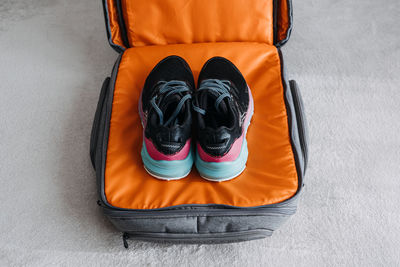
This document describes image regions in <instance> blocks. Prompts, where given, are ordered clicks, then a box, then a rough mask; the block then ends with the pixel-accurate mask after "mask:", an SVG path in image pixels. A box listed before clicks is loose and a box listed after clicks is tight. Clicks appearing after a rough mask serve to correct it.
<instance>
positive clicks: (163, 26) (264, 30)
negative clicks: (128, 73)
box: [103, 0, 292, 52]
mask: <svg viewBox="0 0 400 267" xmlns="http://www.w3.org/2000/svg"><path fill="white" fill-rule="evenodd" d="M103 4H104V15H105V19H106V29H107V36H108V39H109V42H110V45H111V46H112V47H113V48H114V49H116V50H117V51H119V52H121V51H123V50H125V49H126V48H129V47H138V46H148V45H167V44H190V43H206V42H258V43H267V44H271V45H272V44H273V45H276V46H281V45H283V44H284V43H286V42H287V40H288V39H289V37H290V32H291V28H292V8H291V7H292V5H291V0H103Z"/></svg>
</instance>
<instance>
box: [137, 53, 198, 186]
mask: <svg viewBox="0 0 400 267" xmlns="http://www.w3.org/2000/svg"><path fill="white" fill-rule="evenodd" d="M193 88H194V79H193V74H192V71H191V69H190V67H189V65H188V64H187V63H186V61H185V60H184V59H183V58H181V57H178V56H169V57H167V58H165V59H163V60H161V61H160V62H159V63H158V64H157V66H155V67H154V69H153V70H152V71H151V73H150V74H149V76H148V77H147V79H146V82H145V84H144V87H143V91H142V94H141V97H140V99H139V114H140V118H141V120H142V125H143V146H142V152H141V155H142V160H143V163H144V167H145V169H146V170H147V171H148V173H150V174H151V175H152V176H154V177H156V178H159V179H163V180H177V179H180V178H183V177H185V176H187V175H188V174H189V172H190V170H191V168H192V165H193V154H192V149H191V147H192V146H191V139H190V137H191V127H192V115H191V97H192V92H193Z"/></svg>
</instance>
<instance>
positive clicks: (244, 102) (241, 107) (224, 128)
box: [193, 57, 254, 181]
mask: <svg viewBox="0 0 400 267" xmlns="http://www.w3.org/2000/svg"><path fill="white" fill-rule="evenodd" d="M198 84H199V88H198V89H197V91H196V93H195V97H194V100H193V109H194V111H196V112H197V115H196V116H195V118H196V126H197V138H198V140H197V150H196V160H195V163H196V168H197V170H198V171H199V173H200V175H201V176H202V177H203V178H205V179H207V180H211V181H227V180H230V179H233V178H235V177H236V176H238V175H239V174H241V173H242V172H243V170H244V169H245V168H246V162H247V156H248V150H247V141H246V132H247V128H248V126H249V124H250V119H251V116H252V115H253V110H254V104H253V98H252V96H251V92H250V89H249V87H248V86H247V83H246V80H245V79H244V77H243V75H242V74H241V73H240V71H239V70H238V69H237V68H236V66H235V65H233V63H232V62H230V61H229V60H227V59H225V58H222V57H214V58H211V59H210V60H208V61H207V63H206V64H205V65H204V67H203V69H202V70H201V72H200V76H199V82H198Z"/></svg>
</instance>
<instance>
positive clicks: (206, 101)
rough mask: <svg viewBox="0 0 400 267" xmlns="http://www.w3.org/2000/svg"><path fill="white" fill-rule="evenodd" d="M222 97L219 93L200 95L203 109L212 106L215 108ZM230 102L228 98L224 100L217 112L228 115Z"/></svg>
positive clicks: (212, 92)
mask: <svg viewBox="0 0 400 267" xmlns="http://www.w3.org/2000/svg"><path fill="white" fill-rule="evenodd" d="M219 96H220V94H218V93H217V92H214V91H204V92H203V93H202V94H201V95H200V105H201V106H202V107H207V106H208V105H212V106H214V107H215V101H217V98H218V97H219ZM228 106H229V101H228V98H224V99H223V100H222V101H221V102H220V103H219V104H218V107H217V110H216V111H217V112H219V113H222V114H225V115H227V114H228V113H229V108H228Z"/></svg>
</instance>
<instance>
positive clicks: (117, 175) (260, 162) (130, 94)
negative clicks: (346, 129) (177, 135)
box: [90, 0, 307, 247]
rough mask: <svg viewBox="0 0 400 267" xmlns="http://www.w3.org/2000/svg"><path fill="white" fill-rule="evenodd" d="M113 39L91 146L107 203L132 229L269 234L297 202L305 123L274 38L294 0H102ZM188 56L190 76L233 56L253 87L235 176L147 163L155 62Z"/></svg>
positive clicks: (185, 238) (202, 236)
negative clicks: (114, 54)
mask: <svg viewBox="0 0 400 267" xmlns="http://www.w3.org/2000/svg"><path fill="white" fill-rule="evenodd" d="M103 4H104V14H105V19H106V30H107V35H108V39H109V42H110V45H111V46H112V47H113V48H114V49H115V50H116V51H118V52H119V53H120V55H119V57H118V59H117V61H116V63H115V65H114V68H113V70H112V73H111V76H110V77H108V78H106V79H105V81H104V84H103V87H102V89H101V93H100V99H99V102H98V106H97V110H96V114H95V119H94V123H93V129H92V135H91V144H90V155H91V159H92V163H93V166H94V168H95V171H96V176H97V184H98V192H99V201H98V204H99V205H100V206H101V207H102V209H103V211H104V213H105V215H106V216H107V217H108V218H109V219H110V220H111V222H112V223H113V224H114V225H115V227H116V228H117V229H119V230H120V231H121V232H122V233H123V241H124V245H125V247H128V243H127V241H126V239H128V238H132V239H141V240H148V241H171V242H190V243H218V242H237V241H245V240H252V239H258V238H263V237H266V236H270V235H271V234H272V232H273V231H274V230H276V229H277V228H278V227H279V226H280V225H282V224H283V223H284V222H285V221H286V220H287V219H288V218H289V217H290V216H291V215H293V214H294V213H295V211H296V207H297V202H298V198H299V194H300V192H301V189H302V187H303V180H304V174H305V170H306V166H307V131H306V122H305V117H304V112H303V103H302V100H301V96H300V92H299V89H298V87H297V85H296V82H295V81H288V80H287V79H286V77H285V72H284V66H283V59H282V54H281V51H280V49H279V47H280V46H282V45H283V44H284V43H285V42H286V41H287V40H288V39H289V36H290V32H291V29H292V5H291V1H290V0H191V1H189V0H104V2H103ZM168 55H179V56H181V57H183V58H184V59H185V60H186V61H187V62H188V63H189V65H190V67H191V68H192V70H193V73H194V76H195V79H197V76H198V74H199V71H200V69H201V67H202V65H203V64H204V63H205V62H206V61H207V60H208V59H209V58H211V57H213V56H223V57H226V58H228V59H229V60H231V61H232V62H233V63H234V64H235V65H236V66H237V67H238V68H239V70H240V71H241V72H242V73H243V75H244V76H245V78H246V81H247V83H248V84H249V86H250V88H251V90H252V93H253V98H254V108H255V112H254V116H253V119H252V123H251V125H250V127H249V130H248V133H247V141H248V149H249V158H248V162H247V168H246V170H245V171H244V172H243V173H242V174H241V175H240V176H239V177H238V178H236V179H233V180H231V181H228V182H221V183H216V182H209V181H206V180H204V179H202V178H201V177H200V176H199V174H198V173H197V171H196V169H195V168H194V167H193V170H192V172H191V173H190V174H189V176H188V177H186V178H185V179H181V180H177V181H168V182H167V181H161V180H158V179H155V178H153V177H151V176H150V175H149V174H147V172H146V171H145V169H144V168H143V164H142V160H141V156H140V149H141V144H142V126H141V123H140V118H139V114H138V101H139V95H140V92H141V89H142V87H143V85H144V81H145V79H146V77H147V75H148V74H149V72H150V71H151V69H152V68H153V67H154V66H155V65H156V63H157V62H159V61H160V60H161V59H163V58H164V57H166V56H168Z"/></svg>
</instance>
